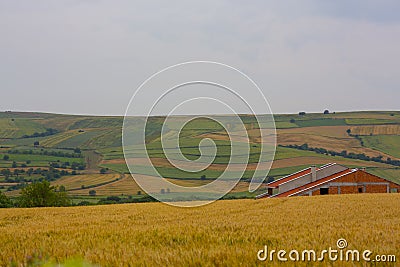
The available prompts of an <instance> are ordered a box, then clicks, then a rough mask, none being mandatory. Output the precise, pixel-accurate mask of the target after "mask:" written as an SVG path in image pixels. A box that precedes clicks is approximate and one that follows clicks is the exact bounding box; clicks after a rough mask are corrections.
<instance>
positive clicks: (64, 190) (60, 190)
mask: <svg viewBox="0 0 400 267" xmlns="http://www.w3.org/2000/svg"><path fill="white" fill-rule="evenodd" d="M58 191H59V192H66V191H67V189H66V188H65V186H63V185H60V187H59V188H58Z"/></svg>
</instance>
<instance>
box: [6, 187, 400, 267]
mask: <svg viewBox="0 0 400 267" xmlns="http://www.w3.org/2000/svg"><path fill="white" fill-rule="evenodd" d="M399 209H400V194H375V195H369V194H362V195H339V196H320V197H297V198H287V199H261V200H232V201H217V202H215V203H213V204H210V205H207V206H203V207H200V208H176V207H170V206H167V205H165V204H161V203H145V204H126V205H112V206H92V207H72V208H32V209H6V210H3V211H2V212H1V213H0V230H1V233H2V234H1V235H0V242H1V244H2V253H1V254H0V265H1V266H6V265H8V264H9V263H10V262H11V261H13V262H14V263H16V264H24V263H26V262H27V259H30V257H31V256H33V255H39V256H41V257H44V258H50V259H54V260H55V261H64V260H65V259H66V258H72V257H79V258H83V259H85V260H86V261H88V262H91V263H93V264H98V265H99V266H259V265H262V266H264V265H265V264H268V265H269V266H270V265H272V266H277V265H279V264H278V261H277V259H276V258H275V260H274V261H273V262H272V263H271V262H268V261H267V262H260V261H259V260H258V259H257V252H258V251H259V250H260V249H263V248H264V246H265V245H267V246H268V248H269V249H270V250H272V249H276V250H279V249H285V250H287V251H290V250H292V249H297V250H299V251H302V250H304V249H314V250H317V251H321V250H323V249H328V248H329V247H332V248H336V241H337V240H338V239H340V238H344V239H346V240H347V242H348V249H358V250H361V251H362V250H366V249H368V250H371V251H372V252H373V255H376V254H386V255H396V254H397V258H398V257H400V255H399V254H398V253H399V251H400V235H398V233H399V232H400V219H399V216H398V211H399ZM292 264H293V262H292ZM332 264H333V266H336V265H337V266H354V265H353V263H346V262H336V263H332V262H330V261H328V260H326V261H324V262H322V263H318V266H332ZM309 265H310V264H309V263H307V262H306V263H302V262H297V263H296V266H309ZM356 265H357V266H358V264H356ZM359 265H360V266H365V265H364V263H359ZM284 266H290V264H289V265H287V264H285V265H284ZM367 266H369V265H367ZM383 266H384V265H383ZM386 266H394V265H393V264H392V265H390V264H388V265H386Z"/></svg>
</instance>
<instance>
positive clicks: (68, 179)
mask: <svg viewBox="0 0 400 267" xmlns="http://www.w3.org/2000/svg"><path fill="white" fill-rule="evenodd" d="M118 178H120V175H119V174H117V173H112V174H84V175H73V176H64V177H62V178H60V179H57V180H56V181H54V182H52V183H51V184H52V185H56V186H61V185H63V186H65V189H66V190H76V189H82V186H83V187H95V186H97V185H101V184H105V183H110V182H112V181H115V180H117V179H118ZM70 194H74V191H72V192H70Z"/></svg>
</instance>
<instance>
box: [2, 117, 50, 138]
mask: <svg viewBox="0 0 400 267" xmlns="http://www.w3.org/2000/svg"><path fill="white" fill-rule="evenodd" d="M37 121H38V120H34V119H25V118H24V119H23V118H15V119H14V118H0V138H19V137H21V136H23V135H25V134H27V135H30V134H33V133H35V132H38V133H40V132H44V131H45V130H46V128H45V127H43V125H41V124H40V123H38V122H37Z"/></svg>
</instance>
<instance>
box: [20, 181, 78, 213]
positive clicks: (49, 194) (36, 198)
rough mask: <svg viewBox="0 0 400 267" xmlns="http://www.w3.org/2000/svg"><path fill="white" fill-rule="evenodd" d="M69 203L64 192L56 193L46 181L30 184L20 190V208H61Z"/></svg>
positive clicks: (54, 188) (55, 189)
mask: <svg viewBox="0 0 400 267" xmlns="http://www.w3.org/2000/svg"><path fill="white" fill-rule="evenodd" d="M70 204H71V201H70V200H69V198H68V195H67V193H66V192H57V188H56V187H54V186H51V185H50V183H49V182H48V181H43V182H36V183H32V184H30V185H28V186H26V187H25V188H23V189H22V190H21V197H20V199H19V206H20V207H28V208H30V207H61V206H69V205H70Z"/></svg>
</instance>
